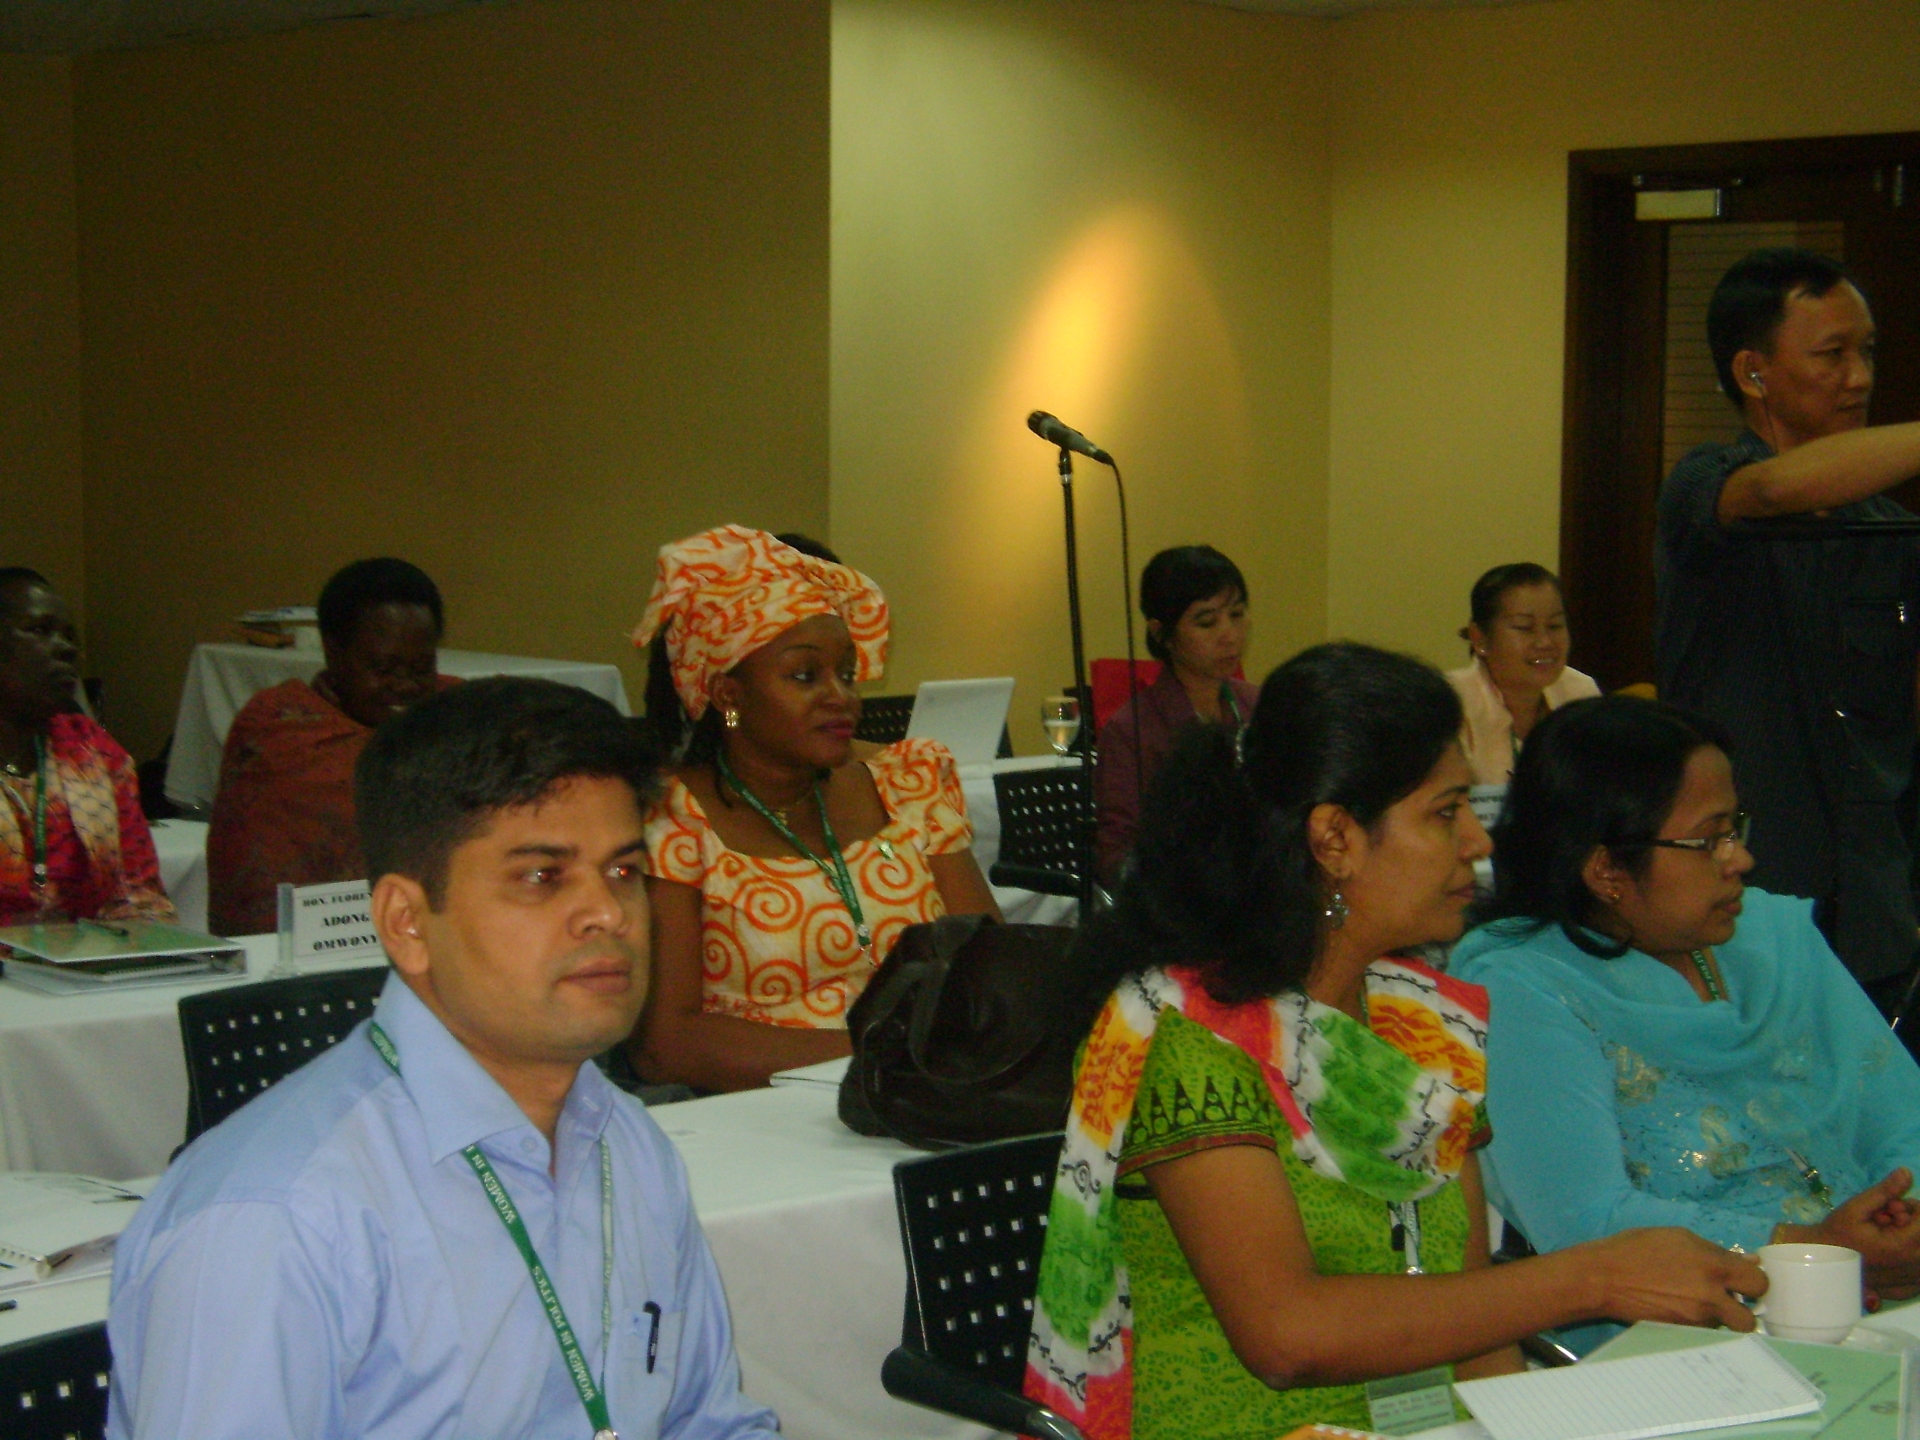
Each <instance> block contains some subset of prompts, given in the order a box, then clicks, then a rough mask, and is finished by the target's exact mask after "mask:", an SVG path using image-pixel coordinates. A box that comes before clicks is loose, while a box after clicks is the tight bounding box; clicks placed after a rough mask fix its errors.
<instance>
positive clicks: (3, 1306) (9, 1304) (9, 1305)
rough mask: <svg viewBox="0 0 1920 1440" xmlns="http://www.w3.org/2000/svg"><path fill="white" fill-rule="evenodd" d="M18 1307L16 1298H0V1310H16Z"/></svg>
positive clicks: (18, 1303)
mask: <svg viewBox="0 0 1920 1440" xmlns="http://www.w3.org/2000/svg"><path fill="white" fill-rule="evenodd" d="M19 1308H20V1302H19V1301H18V1300H0V1310H18V1309H19Z"/></svg>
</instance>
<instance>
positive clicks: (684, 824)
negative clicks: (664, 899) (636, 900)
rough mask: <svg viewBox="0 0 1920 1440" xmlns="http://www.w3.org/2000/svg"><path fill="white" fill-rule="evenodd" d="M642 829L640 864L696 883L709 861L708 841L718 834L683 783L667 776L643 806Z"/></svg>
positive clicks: (669, 877)
mask: <svg viewBox="0 0 1920 1440" xmlns="http://www.w3.org/2000/svg"><path fill="white" fill-rule="evenodd" d="M643 833H644V835H645V838H646V842H647V853H646V857H645V859H644V860H643V861H642V865H643V867H644V868H645V870H646V873H647V874H649V875H652V876H654V877H655V878H656V879H660V880H672V881H674V882H675V883H677V884H680V885H691V886H693V887H694V888H695V889H698V888H699V887H700V885H701V883H702V882H703V881H704V880H705V879H706V876H707V869H708V866H709V864H710V860H709V857H708V855H707V846H708V841H709V839H714V840H717V839H718V837H716V836H714V834H713V829H712V827H711V826H709V825H708V824H707V818H706V816H704V815H702V814H701V813H700V809H699V806H697V805H696V804H695V803H694V799H693V794H692V792H691V791H689V790H688V789H687V787H686V786H685V785H683V784H681V783H680V782H679V781H678V780H676V779H674V778H672V777H671V776H669V777H668V779H667V782H666V786H665V788H664V789H662V790H661V792H660V794H659V796H658V797H657V798H656V799H654V800H653V801H651V802H650V803H649V804H648V806H647V814H646V824H645V830H644V832H643Z"/></svg>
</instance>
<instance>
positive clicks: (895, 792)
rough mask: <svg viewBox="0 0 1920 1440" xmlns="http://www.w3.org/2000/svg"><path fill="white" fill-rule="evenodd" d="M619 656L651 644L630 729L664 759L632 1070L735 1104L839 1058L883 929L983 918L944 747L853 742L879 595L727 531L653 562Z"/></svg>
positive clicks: (857, 579) (860, 581) (839, 571)
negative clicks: (643, 715) (798, 1071)
mask: <svg viewBox="0 0 1920 1440" xmlns="http://www.w3.org/2000/svg"><path fill="white" fill-rule="evenodd" d="M634 643H635V644H637V645H649V644H650V645H652V647H653V653H652V663H651V671H650V674H649V677H648V684H647V718H648V721H649V723H650V724H652V725H653V726H654V728H655V730H656V731H657V732H658V733H659V734H660V737H661V739H662V741H663V742H664V743H665V744H667V745H668V746H669V747H671V748H672V749H673V751H674V753H676V754H677V755H679V757H680V763H679V764H678V765H677V766H675V767H674V768H673V770H672V771H671V772H670V775H669V778H668V780H667V785H666V789H665V791H664V792H663V794H662V795H661V796H660V797H659V799H657V800H656V801H655V802H654V803H653V805H652V806H651V807H650V808H649V810H648V814H647V831H646V838H647V856H646V862H645V863H646V868H647V874H648V880H647V896H648V899H649V901H650V902H651V904H652V907H653V991H652V994H651V996H650V997H649V999H648V1002H647V1011H646V1014H645V1015H644V1016H643V1017H642V1018H641V1021H640V1025H639V1027H638V1028H637V1029H636V1030H635V1032H634V1037H633V1040H632V1041H631V1043H630V1046H629V1050H630V1054H631V1057H632V1059H633V1062H634V1066H635V1068H636V1069H638V1070H639V1071H640V1073H641V1074H642V1075H644V1076H645V1077H646V1078H647V1079H649V1080H656V1081H664V1080H681V1081H685V1082H687V1083H688V1084H691V1085H694V1086H697V1087H698V1088H700V1089H703V1090H740V1089H745V1088H747V1087H749V1086H754V1085H764V1084H766V1083H767V1077H768V1076H769V1075H771V1074H772V1073H773V1072H774V1071H776V1070H785V1069H789V1068H792V1067H793V1066H797V1065H810V1064H813V1063H815V1062H816V1061H821V1060H831V1059H834V1058H835V1057H837V1056H841V1055H845V1054H847V1053H848V1048H849V1046H848V1040H847V1031H846V1012H847V1007H848V1006H849V1005H851V1004H852V1003H853V1001H854V999H855V998H856V997H857V996H858V995H859V994H860V992H861V990H863V989H864V988H865V987H866V983H867V980H868V979H869V977H871V976H872V974H873V971H874V969H875V967H876V966H877V965H878V964H879V963H880V961H881V960H882V959H883V958H885V956H886V954H887V952H888V951H889V950H890V949H892V948H893V944H894V942H895V940H897V939H898V938H899V935H900V932H901V931H902V930H904V929H905V928H906V927H907V926H909V925H912V924H916V923H918V922H920V921H923V920H932V919H935V918H937V917H938V916H940V915H943V914H964V913H971V912H976V911H985V912H990V913H991V912H994V911H995V909H996V907H995V905H994V902H993V893H992V892H991V891H990V890H989V889H988V888H987V884H986V881H985V880H984V879H983V878H982V877H981V874H980V867H979V866H978V865H977V864H976V863H975V862H974V858H973V851H972V849H971V848H970V847H971V845H972V841H973V830H972V827H971V826H970V825H969V824H968V823H967V812H966V801H965V799H964V798H963V797H962V794H961V790H960V781H959V777H958V775H957V774H956V773H955V770H954V765H953V757H952V756H951V755H949V754H948V753H947V750H946V748H945V747H944V746H942V745H938V744H936V743H934V742H932V741H929V740H905V741H902V742H901V743H900V744H898V745H890V746H888V747H886V748H885V749H878V748H876V747H873V746H869V745H865V744H861V743H859V742H856V741H855V740H854V738H853V731H854V725H855V723H856V722H857V721H858V720H859V718H860V698H859V696H858V695H857V694H856V693H855V691H854V686H855V685H856V684H857V683H859V682H861V681H865V680H874V679H878V678H879V676H880V673H881V670H882V668H883V667H884V666H885V663H886V652H887V602H886V599H885V597H884V596H882V595H881V593H880V590H879V587H878V586H876V585H875V584H874V583H873V582H872V581H871V580H869V579H868V578H867V577H866V576H864V575H862V574H860V573H859V572H858V571H856V570H852V569H849V568H848V567H847V566H844V565H837V564H834V563H832V562H830V561H826V560H821V559H817V558H815V557H813V556H810V555H804V554H802V553H800V552H799V551H797V550H795V549H793V548H792V547H791V546H788V545H785V544H782V543H781V542H780V541H779V540H777V539H776V538H775V537H773V536H772V535H769V534H767V533H766V532H764V531H761V530H749V529H747V528H745V527H744V526H739V525H726V526H722V527H721V528H719V529H717V530H709V531H707V532H705V533H704V534H700V535H695V536H693V537H691V538H690V539H687V540H682V541H679V542H678V543H676V544H673V545H668V546H665V547H663V548H662V549H661V551H660V558H659V564H658V566H657V568H656V571H655V578H654V587H653V596H652V598H651V599H650V600H649V601H648V602H647V612H646V615H645V617H644V618H643V619H642V620H641V622H640V626H639V628H638V629H637V630H635V631H634ZM856 762H858V763H856Z"/></svg>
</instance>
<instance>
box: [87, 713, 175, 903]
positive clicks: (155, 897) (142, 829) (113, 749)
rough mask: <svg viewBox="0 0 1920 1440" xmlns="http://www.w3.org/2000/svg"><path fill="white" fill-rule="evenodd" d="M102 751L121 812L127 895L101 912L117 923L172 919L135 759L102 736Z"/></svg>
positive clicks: (123, 880) (123, 867) (115, 801)
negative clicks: (135, 766)
mask: <svg viewBox="0 0 1920 1440" xmlns="http://www.w3.org/2000/svg"><path fill="white" fill-rule="evenodd" d="M100 739H101V741H102V742H104V743H102V745H101V747H100V748H101V750H102V752H103V755H104V758H105V759H106V761H107V763H108V765H109V767H110V769H111V771H112V774H113V799H114V805H115V808H116V809H118V811H119V813H120V874H121V880H122V882H123V884H124V885H125V887H126V889H125V895H124V898H123V899H122V900H120V901H119V903H117V904H113V905H109V906H107V907H106V908H104V909H103V910H102V911H101V912H100V913H101V915H102V916H103V917H105V918H108V919H114V920H122V919H139V920H172V919H175V918H176V915H175V912H174V908H173V901H171V900H169V899H168V898H167V892H166V890H165V889H164V888H163V887H162V886H161V884H160V857H159V856H158V855H157V854H155V853H154V849H153V832H152V831H151V830H149V829H148V828H147V817H146V812H145V811H143V810H141V808H140V777H139V775H138V774H137V773H136V772H135V770H134V765H133V757H132V756H131V755H129V754H127V752H126V751H125V750H123V749H121V748H120V746H119V744H118V743H117V742H115V741H114V740H113V739H111V738H110V737H109V736H107V735H106V734H105V732H102V733H101V736H100Z"/></svg>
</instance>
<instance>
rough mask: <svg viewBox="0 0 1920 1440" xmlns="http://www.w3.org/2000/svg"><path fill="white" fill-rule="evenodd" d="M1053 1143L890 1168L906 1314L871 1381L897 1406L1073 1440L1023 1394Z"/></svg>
mask: <svg viewBox="0 0 1920 1440" xmlns="http://www.w3.org/2000/svg"><path fill="white" fill-rule="evenodd" d="M1060 1140H1061V1137H1060V1135H1059V1133H1058V1132H1057V1131H1056V1132H1054V1133H1053V1134H1048V1135H1030V1136H1027V1137H1025V1138H1023V1139H1019V1140H1000V1141H996V1142H994V1143H993V1144H991V1145H972V1146H968V1147H967V1148H966V1149H963V1150H948V1151H946V1152H945V1153H943V1154H939V1155H930V1156H927V1157H926V1158H925V1159H920V1160H902V1161H901V1162H900V1163H899V1164H898V1165H896V1166H894V1167H893V1195H894V1200H895V1203H896V1204H897V1205H898V1206H899V1210H900V1240H901V1243H902V1245H903V1246H904V1247H905V1248H906V1252H907V1313H906V1321H905V1323H904V1325H903V1326H902V1327H901V1328H902V1334H901V1337H900V1346H899V1348H898V1349H896V1350H894V1351H893V1352H892V1353H891V1354H890V1355H888V1356H887V1358H886V1362H885V1363H884V1364H883V1365H882V1366H881V1367H880V1383H881V1385H882V1386H884V1387H885V1388H886V1392H887V1393H888V1394H889V1395H891V1396H893V1397H894V1398H895V1399H898V1400H905V1401H907V1402H909V1403H910V1404H914V1405H924V1406H926V1407H927V1408H928V1409H930V1410H938V1411H940V1412H941V1413H942V1414H945V1415H954V1416H958V1417H959V1418H960V1419H962V1420H970V1421H972V1422H974V1423H975V1424H979V1425H987V1426H991V1427H992V1428H993V1429H996V1430H1007V1431H1011V1432H1013V1433H1015V1434H1018V1435H1032V1436H1039V1437H1043V1440H1082V1437H1081V1434H1080V1431H1079V1430H1078V1429H1076V1428H1075V1427H1074V1426H1073V1425H1071V1424H1069V1423H1068V1422H1067V1421H1066V1420H1065V1419H1063V1418H1061V1417H1060V1416H1058V1415H1056V1414H1054V1413H1053V1412H1052V1411H1051V1410H1049V1409H1047V1408H1046V1407H1045V1406H1044V1405H1040V1404H1037V1403H1036V1402H1034V1401H1032V1400H1029V1399H1027V1398H1025V1397H1024V1396H1023V1395H1021V1394H1020V1382H1021V1379H1022V1377H1023V1376H1024V1375H1025V1374H1026V1369H1027V1331H1028V1330H1029V1329H1030V1328H1032V1324H1033V1294H1034V1290H1035V1289H1036V1287H1037V1286H1038V1285H1039V1283H1040V1251H1041V1248H1042V1247H1043V1246H1044V1245H1045V1243H1046V1238H1047V1209H1048V1207H1049V1206H1050V1205H1051V1204H1052V1201H1053V1177H1054V1172H1055V1170H1056V1169H1058V1167H1059V1164H1060Z"/></svg>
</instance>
